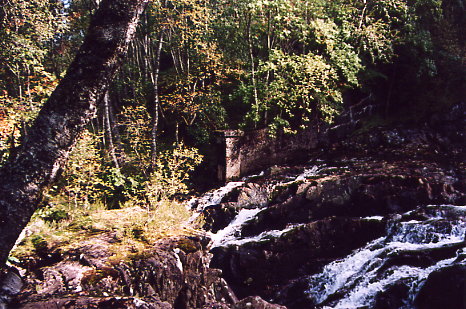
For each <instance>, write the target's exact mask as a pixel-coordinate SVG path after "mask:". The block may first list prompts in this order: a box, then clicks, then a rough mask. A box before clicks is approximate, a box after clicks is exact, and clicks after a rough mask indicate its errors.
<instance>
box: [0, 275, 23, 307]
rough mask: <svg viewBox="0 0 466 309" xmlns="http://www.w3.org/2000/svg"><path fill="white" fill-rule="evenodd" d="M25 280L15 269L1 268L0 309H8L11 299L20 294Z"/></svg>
mask: <svg viewBox="0 0 466 309" xmlns="http://www.w3.org/2000/svg"><path fill="white" fill-rule="evenodd" d="M22 287H23V280H22V279H21V277H20V275H19V273H18V271H17V270H16V269H15V268H13V267H5V268H0V309H6V308H8V304H9V303H10V302H11V299H12V298H13V297H14V296H16V295H17V294H19V292H20V291H21V288H22Z"/></svg>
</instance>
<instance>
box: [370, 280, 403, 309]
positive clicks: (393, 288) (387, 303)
mask: <svg viewBox="0 0 466 309" xmlns="http://www.w3.org/2000/svg"><path fill="white" fill-rule="evenodd" d="M408 296H409V285H408V284H407V283H406V282H405V280H400V281H398V282H396V283H394V284H391V285H390V286H388V287H386V288H385V290H384V291H382V292H380V293H378V294H377V296H376V298H375V302H374V306H373V307H374V308H373V309H398V308H402V307H403V305H404V301H405V300H406V299H407V298H408Z"/></svg>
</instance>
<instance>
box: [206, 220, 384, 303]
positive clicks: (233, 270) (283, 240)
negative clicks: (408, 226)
mask: <svg viewBox="0 0 466 309" xmlns="http://www.w3.org/2000/svg"><path fill="white" fill-rule="evenodd" d="M383 231H384V223H381V222H379V221H366V220H360V219H351V218H327V219H324V220H320V221H316V222H313V223H310V224H307V225H303V226H299V227H296V228H294V229H292V230H291V231H289V232H286V233H284V234H283V235H282V236H280V237H278V238H272V239H268V240H265V241H259V242H248V243H245V244H243V245H241V246H229V247H218V248H214V249H213V250H212V252H213V254H214V257H213V259H212V262H211V266H212V267H214V268H220V269H222V270H223V274H224V277H225V279H226V280H227V282H229V283H230V285H231V287H232V288H233V290H234V291H235V292H236V293H237V295H238V296H239V297H245V296H250V295H259V296H261V297H264V298H271V297H273V296H274V293H275V292H276V291H277V287H278V286H280V285H283V284H286V282H288V281H289V280H291V279H293V278H297V277H299V276H301V275H304V274H311V273H315V272H316V271H318V270H319V269H320V268H321V267H322V266H323V265H324V264H325V263H328V262H329V261H331V260H333V259H335V258H338V257H342V256H344V255H346V254H348V253H349V252H350V251H351V250H352V249H355V248H357V247H359V246H362V245H364V244H365V243H366V242H368V241H370V240H373V239H375V238H377V237H379V236H380V235H381V234H382V233H383Z"/></svg>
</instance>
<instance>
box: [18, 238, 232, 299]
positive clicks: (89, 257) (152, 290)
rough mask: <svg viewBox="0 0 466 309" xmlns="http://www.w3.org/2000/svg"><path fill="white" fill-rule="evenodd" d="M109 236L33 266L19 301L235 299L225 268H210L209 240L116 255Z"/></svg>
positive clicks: (170, 243) (184, 241)
mask: <svg viewBox="0 0 466 309" xmlns="http://www.w3.org/2000/svg"><path fill="white" fill-rule="evenodd" d="M111 240H112V235H105V236H104V235H99V236H96V237H95V238H94V239H89V240H88V241H86V244H83V245H82V246H81V247H79V248H76V249H74V250H72V251H69V252H62V253H60V258H59V261H58V262H55V263H51V264H50V263H49V264H50V265H48V266H45V267H40V268H37V269H34V273H32V274H30V276H29V277H28V278H27V282H26V283H27V289H26V290H24V291H23V294H22V296H21V298H20V299H19V300H18V306H19V307H24V308H50V306H51V304H57V305H58V306H62V305H63V306H64V305H65V304H66V306H67V308H87V307H86V306H90V305H91V304H92V306H96V307H98V308H109V307H108V306H109V304H112V306H113V307H112V308H126V307H128V308H202V307H203V306H206V305H208V304H212V303H216V302H219V303H222V304H226V305H228V304H233V303H235V302H236V301H237V299H236V297H235V295H234V293H232V292H231V291H230V290H229V287H228V285H227V284H226V283H225V281H224V280H223V279H221V278H220V274H221V272H220V271H219V270H216V269H211V268H209V267H208V264H209V261H210V254H209V253H208V252H207V251H206V250H205V245H206V240H205V239H202V238H197V237H189V238H180V239H175V240H165V241H162V242H160V243H159V244H158V245H157V246H155V247H152V248H148V249H147V250H145V251H144V252H141V253H139V254H136V255H134V256H132V257H130V258H129V259H122V260H115V259H114V258H113V253H111V251H110V250H109V246H110V245H111ZM109 241H110V242H109ZM105 244H106V246H105ZM56 254H57V253H56ZM56 254H55V255H56ZM34 264H35V265H37V264H38V263H37V262H34ZM24 266H25V267H29V268H31V266H33V265H24ZM70 295H72V296H71V297H70ZM109 296H111V297H109ZM117 296H118V297H117Z"/></svg>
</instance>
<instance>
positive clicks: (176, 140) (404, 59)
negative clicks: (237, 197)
mask: <svg viewBox="0 0 466 309" xmlns="http://www.w3.org/2000/svg"><path fill="white" fill-rule="evenodd" d="M1 2H2V8H1V10H0V22H1V26H0V37H1V40H0V164H6V162H8V158H9V157H10V156H12V155H14V149H15V147H16V146H17V145H19V144H20V143H21V140H22V136H24V135H25V134H26V132H27V131H28V128H29V126H30V124H31V122H32V120H33V119H34V118H35V116H36V115H37V113H38V111H39V110H40V108H41V106H42V105H43V104H44V102H45V100H46V99H47V98H48V97H49V95H50V94H51V92H52V91H53V90H54V88H55V87H56V85H57V84H58V83H59V81H60V80H61V79H62V78H63V76H64V75H65V72H66V69H67V68H68V66H69V64H70V62H71V61H72V59H73V58H74V56H75V54H76V53H77V50H78V48H79V46H80V45H81V43H82V41H83V38H84V35H85V33H86V30H87V27H88V25H89V20H90V16H91V15H92V14H93V12H94V11H95V10H96V8H97V7H98V2H99V1H95V0H69V1H60V0H45V1H44V0H30V1H23V0H3V1H1ZM465 13H466V12H465V2H464V1H462V0H443V1H441V0H388V1H387V0H384V1H382V0H367V1H366V0H364V1H352V0H351V1H350V0H337V1H323V0H315V1H306V0H239V1H230V0H203V1H201V0H179V1H168V0H162V1H152V2H151V3H150V5H149V8H148V9H147V10H146V12H145V13H144V15H143V17H142V20H141V22H140V24H139V28H138V31H137V35H136V38H135V40H133V42H132V43H131V46H130V49H129V54H128V57H127V60H126V61H125V63H124V65H123V67H122V69H121V70H120V71H119V73H118V76H117V77H116V78H115V79H114V80H113V82H112V84H111V86H110V89H109V90H108V92H107V94H106V95H105V97H104V99H103V100H102V101H103V102H101V104H100V108H99V111H98V117H97V118H96V119H94V120H93V121H92V123H91V124H90V125H89V127H88V128H87V130H86V132H85V133H84V134H83V135H82V137H81V139H80V141H79V142H78V144H77V146H76V148H75V151H74V152H73V153H72V155H71V157H70V159H69V160H68V163H67V165H66V168H65V169H64V170H63V171H62V173H61V177H60V180H59V182H58V184H56V185H55V186H54V187H53V188H51V190H50V192H49V194H48V196H49V199H48V201H47V202H49V203H52V202H56V201H60V202H62V201H66V202H67V203H71V204H73V205H76V206H77V205H87V204H92V203H96V202H103V203H104V204H105V205H106V207H110V208H115V207H120V206H121V205H122V204H123V203H125V202H127V201H132V202H134V203H138V204H148V205H150V204H153V203H156V202H157V201H159V200H162V199H166V198H173V197H174V196H179V195H180V194H185V193H187V192H189V189H190V188H191V187H190V185H191V183H192V177H190V176H191V175H192V172H193V171H194V170H195V169H196V167H198V166H199V165H200V164H201V161H202V157H207V158H208V157H209V156H210V155H211V153H212V149H211V148H212V147H211V143H212V138H213V136H214V134H215V132H216V131H218V130H223V129H237V128H240V129H243V130H253V129H259V128H268V129H269V132H270V134H271V135H276V134H283V133H284V134H293V133H296V132H299V131H300V130H303V129H305V128H306V127H308V126H309V125H310V124H311V123H313V122H322V123H329V122H332V121H333V119H334V118H335V117H336V116H337V115H338V114H339V113H340V112H341V111H342V110H343V108H344V107H345V106H349V105H352V104H357V103H359V102H361V101H363V100H370V101H371V102H372V103H373V104H375V105H377V106H378V107H379V109H378V111H379V113H380V115H379V116H380V117H381V119H383V121H419V120H422V118H423V117H424V116H426V115H429V114H432V113H435V112H441V110H442V109H443V108H445V107H446V106H449V105H451V104H454V103H456V102H458V101H459V100H461V99H464V89H465V87H464V85H465V78H466V74H465V56H466V55H465V53H466V48H465V46H464V45H465V42H466V39H465V36H464V31H463V29H465V28H466V14H465ZM461 89H463V90H461ZM202 164H204V168H208V167H209V165H208V159H204V163H202Z"/></svg>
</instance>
